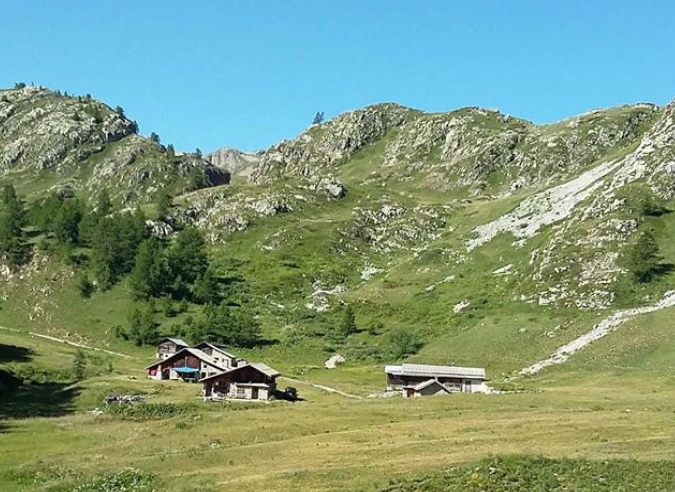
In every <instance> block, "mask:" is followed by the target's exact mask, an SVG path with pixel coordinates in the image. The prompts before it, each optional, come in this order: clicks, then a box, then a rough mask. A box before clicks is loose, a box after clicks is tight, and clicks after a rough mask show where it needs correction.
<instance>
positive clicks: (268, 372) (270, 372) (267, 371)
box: [199, 362, 281, 383]
mask: <svg viewBox="0 0 675 492" xmlns="http://www.w3.org/2000/svg"><path fill="white" fill-rule="evenodd" d="M244 367H253V368H254V369H255V370H257V371H259V372H261V373H263V374H264V375H265V376H267V377H269V378H275V377H277V376H280V375H281V373H280V372H279V371H277V370H276V369H272V368H271V367H270V366H268V365H266V364H263V363H262V362H251V363H248V364H243V365H239V366H237V367H233V368H231V369H227V370H223V372H219V373H218V374H213V375H212V376H208V377H205V378H202V379H200V380H199V382H200V383H201V382H202V381H207V380H209V379H213V378H217V377H219V376H222V375H223V374H230V373H233V372H237V371H239V370H240V369H243V368H244Z"/></svg>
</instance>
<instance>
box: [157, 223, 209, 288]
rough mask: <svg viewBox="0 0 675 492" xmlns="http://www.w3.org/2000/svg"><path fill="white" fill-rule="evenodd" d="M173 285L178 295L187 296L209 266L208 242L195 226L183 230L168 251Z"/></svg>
mask: <svg viewBox="0 0 675 492" xmlns="http://www.w3.org/2000/svg"><path fill="white" fill-rule="evenodd" d="M167 260H168V264H169V271H170V272H171V278H172V279H173V281H172V285H173V290H174V293H175V294H176V296H177V297H180V298H182V297H185V296H186V295H188V294H189V292H190V287H191V286H192V285H193V284H194V283H195V281H196V280H197V278H199V277H200V276H202V275H204V273H205V272H206V269H207V268H208V267H209V258H208V256H207V254H206V243H205V242H204V237H203V236H202V234H201V232H199V230H197V229H195V228H188V229H184V230H182V231H181V232H180V233H178V234H177V235H176V238H175V240H174V242H173V244H172V245H171V247H170V248H169V249H168V251H167Z"/></svg>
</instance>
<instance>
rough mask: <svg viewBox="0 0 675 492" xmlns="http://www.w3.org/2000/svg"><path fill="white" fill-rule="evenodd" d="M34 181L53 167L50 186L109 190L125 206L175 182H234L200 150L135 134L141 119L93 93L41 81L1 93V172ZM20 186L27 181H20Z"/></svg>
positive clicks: (41, 190) (91, 191) (190, 184)
mask: <svg viewBox="0 0 675 492" xmlns="http://www.w3.org/2000/svg"><path fill="white" fill-rule="evenodd" d="M9 173H11V174H12V175H13V176H17V174H18V175H21V176H23V177H24V179H26V180H27V181H30V182H31V183H34V181H35V178H37V177H38V176H44V175H46V173H49V174H50V176H49V178H48V179H47V180H46V182H47V183H49V184H50V186H47V187H43V188H41V187H39V186H38V187H36V186H34V184H32V185H31V190H34V193H35V194H36V195H39V194H42V193H45V192H48V191H52V190H53V189H54V188H55V187H54V184H53V183H54V182H56V183H57V184H56V188H61V187H63V186H68V187H69V188H71V189H72V190H73V192H75V193H78V192H81V193H84V194H86V195H94V194H96V193H97V192H98V191H99V190H101V189H103V188H105V189H107V190H108V191H109V192H110V195H111V196H112V197H113V199H116V200H118V201H120V202H121V203H123V204H125V205H131V204H134V203H139V202H140V203H142V202H147V201H150V200H153V199H154V197H155V194H156V192H157V190H159V189H160V188H163V187H165V186H167V185H170V186H171V187H172V188H175V187H176V186H178V188H179V190H180V187H181V186H182V187H183V188H184V189H188V188H190V187H194V186H195V185H194V183H193V181H194V176H195V175H203V179H200V180H199V181H200V183H199V185H200V186H204V185H206V186H215V185H220V184H226V183H228V182H229V176H230V175H229V173H228V172H227V171H226V170H223V169H220V168H219V167H217V166H214V165H212V164H210V163H209V162H207V161H206V160H204V159H202V158H201V157H200V156H198V155H196V154H178V153H173V152H171V153H170V152H168V151H167V149H166V148H165V147H163V146H162V145H160V144H158V143H156V142H153V141H152V140H150V139H147V138H144V137H141V136H139V135H138V134H137V125H136V123H135V122H134V121H132V120H130V119H129V118H127V117H126V116H125V115H124V112H123V110H121V109H119V108H118V109H116V110H113V109H111V108H110V107H108V106H107V105H105V104H103V103H102V102H100V101H96V100H95V99H92V98H91V97H90V96H84V97H73V96H66V95H62V94H60V93H58V92H54V91H50V90H47V89H44V88H40V87H25V88H23V89H17V90H6V91H0V176H1V175H3V174H9ZM15 184H16V185H19V186H20V185H21V183H20V182H16V183H15Z"/></svg>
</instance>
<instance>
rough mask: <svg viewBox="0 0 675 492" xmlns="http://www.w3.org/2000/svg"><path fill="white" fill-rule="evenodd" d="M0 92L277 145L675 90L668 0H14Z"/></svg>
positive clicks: (536, 113)
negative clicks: (52, 97) (475, 112)
mask: <svg viewBox="0 0 675 492" xmlns="http://www.w3.org/2000/svg"><path fill="white" fill-rule="evenodd" d="M1 10H2V18H1V19H0V60H2V61H1V62H0V86H3V87H7V86H11V85H13V84H14V82H16V81H25V82H28V83H30V82H34V83H35V84H42V85H45V86H48V87H50V88H54V89H60V90H67V91H68V92H69V93H74V94H85V93H91V94H92V95H94V96H95V97H97V98H99V99H102V100H103V101H105V102H106V103H108V104H110V105H112V106H116V105H121V106H123V107H124V108H125V110H126V112H127V114H128V115H129V116H130V117H132V118H134V119H136V120H138V122H139V124H140V129H141V133H144V134H149V133H150V132H152V131H154V132H157V133H158V134H159V135H160V136H161V138H162V141H163V142H164V143H173V144H174V145H176V147H177V148H180V149H184V150H192V149H194V148H196V147H199V148H200V149H202V150H203V151H210V150H213V149H215V148H218V147H223V146H234V147H238V148H241V149H244V150H247V149H256V148H264V147H267V146H269V145H271V144H273V143H275V142H277V141H279V140H282V139H284V138H291V137H293V136H295V135H296V134H297V133H299V132H300V131H301V130H302V129H304V128H305V127H306V126H307V125H308V123H309V122H310V121H311V119H312V117H313V115H314V113H315V112H316V111H319V110H321V111H324V112H325V113H326V116H327V117H331V116H334V115H336V114H339V113H341V112H343V111H347V110H350V109H355V108H358V107H361V106H364V105H367V104H372V103H376V102H385V101H394V102H398V103H401V104H404V105H408V106H412V107H416V108H420V109H424V110H429V111H446V110H451V109H455V108H458V107H462V106H483V107H488V108H498V109H500V110H501V111H504V112H506V113H509V114H513V115H515V116H520V117H523V118H527V119H530V120H533V121H536V122H550V121H554V120H557V119H560V118H563V117H567V116H571V115H574V114H577V113H580V112H583V111H586V110H590V109H594V108H597V107H605V106H612V105H617V104H622V103H632V102H639V101H651V102H656V103H659V104H663V103H666V102H668V101H670V100H672V99H674V98H675V29H673V27H672V20H673V19H675V2H673V1H671V0H651V1H650V0H640V1H636V0H631V1H628V0H611V1H610V0H593V1H589V0H566V1H564V2H562V1H561V2H549V1H537V0H529V1H524V0H508V1H505V0H491V1H488V0H465V1H458V0H417V1H412V0H386V1H385V0H333V1H329V0H283V1H281V0H279V1H275V0H268V1H262V0H240V1H236V0H229V1H226V0H223V1H215V0H211V1H200V0H190V1H178V0H143V1H135V0H116V1H115V2H103V1H91V0H61V1H54V0H31V1H30V2H27V1H26V2H23V1H19V2H4V5H3V6H2V9H1Z"/></svg>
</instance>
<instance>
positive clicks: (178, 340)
mask: <svg viewBox="0 0 675 492" xmlns="http://www.w3.org/2000/svg"><path fill="white" fill-rule="evenodd" d="M164 340H169V341H170V342H173V343H175V344H176V345H182V346H183V347H189V346H190V344H189V343H187V342H186V341H185V340H183V339H182V338H172V337H166V338H162V340H161V342H160V343H162V342H163V341H164Z"/></svg>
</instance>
